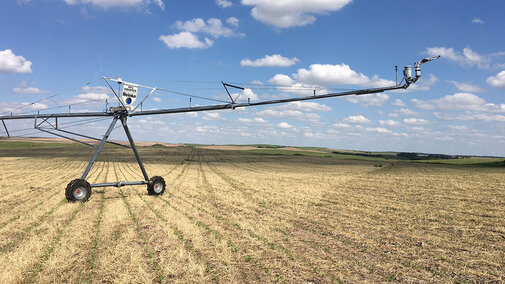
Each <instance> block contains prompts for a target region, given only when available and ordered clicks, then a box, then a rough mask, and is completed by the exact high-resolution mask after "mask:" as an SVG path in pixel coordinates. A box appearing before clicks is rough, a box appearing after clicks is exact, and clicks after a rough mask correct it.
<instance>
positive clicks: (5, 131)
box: [2, 119, 11, 138]
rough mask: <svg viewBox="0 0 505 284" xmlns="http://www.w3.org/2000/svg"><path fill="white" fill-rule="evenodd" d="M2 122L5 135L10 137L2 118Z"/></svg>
mask: <svg viewBox="0 0 505 284" xmlns="http://www.w3.org/2000/svg"><path fill="white" fill-rule="evenodd" d="M2 124H3V125H4V129H5V133H6V134H7V137H8V138H10V137H11V135H10V134H9V130H7V126H6V125H5V121H4V120H3V119H2Z"/></svg>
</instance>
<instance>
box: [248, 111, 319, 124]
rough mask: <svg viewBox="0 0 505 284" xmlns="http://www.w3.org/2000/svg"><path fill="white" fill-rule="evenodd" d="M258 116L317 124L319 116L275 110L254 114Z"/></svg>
mask: <svg viewBox="0 0 505 284" xmlns="http://www.w3.org/2000/svg"><path fill="white" fill-rule="evenodd" d="M256 115H258V116H263V117H272V118H286V119H293V120H300V121H309V122H318V121H319V120H320V119H321V116H319V115H317V114H315V113H304V112H302V111H299V110H277V109H272V108H270V109H266V110H263V111H259V112H258V113H256Z"/></svg>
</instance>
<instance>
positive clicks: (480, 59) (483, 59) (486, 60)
mask: <svg viewBox="0 0 505 284" xmlns="http://www.w3.org/2000/svg"><path fill="white" fill-rule="evenodd" d="M426 53H427V54H428V55H430V56H437V55H441V56H442V58H446V59H449V60H451V61H454V62H456V63H458V64H459V65H461V66H477V67H479V68H481V69H488V68H490V63H491V59H490V56H485V55H481V54H479V53H477V52H475V51H473V50H472V49H470V48H469V47H465V48H463V51H456V50H454V48H452V47H450V48H448V47H429V48H427V49H426Z"/></svg>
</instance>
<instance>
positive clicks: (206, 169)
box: [0, 142, 505, 283]
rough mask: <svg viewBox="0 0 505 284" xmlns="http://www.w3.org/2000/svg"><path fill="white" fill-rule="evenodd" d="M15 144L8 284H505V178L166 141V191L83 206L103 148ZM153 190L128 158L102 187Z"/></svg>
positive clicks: (153, 151) (152, 161)
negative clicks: (68, 193)
mask: <svg viewBox="0 0 505 284" xmlns="http://www.w3.org/2000/svg"><path fill="white" fill-rule="evenodd" d="M2 143H4V144H9V142H2ZM10 143H14V142H10ZM17 143H19V142H17ZM9 145H10V146H8V147H3V148H1V147H0V148H1V149H0V156H1V157H0V211H1V215H0V263H1V267H2V269H1V272H0V283H25V282H40V283H62V282H67V283H76V282H95V283H96V282H100V283H101V282H105V283H152V282H161V283H173V282H184V283H193V282H200V283H209V282H220V283H230V282H239V283H242V282H249V283H265V282H267V283H269V282H285V283H330V282H343V283H346V282H353V283H356V282H389V281H392V282H409V283H411V282H413V283H418V282H424V283H432V282H497V283H500V282H504V281H505V168H503V167H485V166H465V165H436V164H423V163H412V162H401V161H394V162H387V163H385V162H383V163H382V164H381V166H380V167H379V166H378V165H377V162H376V161H370V160H366V159H347V158H342V157H337V156H332V155H326V156H325V155H302V154H297V155H282V154H278V153H274V152H271V154H267V155H265V154H260V153H255V152H248V151H222V150H215V149H204V148H198V147H164V146H159V145H154V146H151V147H141V148H140V152H141V154H142V157H143V160H144V162H145V165H146V169H147V172H148V174H149V175H160V176H163V177H164V178H165V180H166V181H167V191H166V192H165V194H164V195H162V196H159V197H153V196H149V195H147V190H146V187H145V186H133V187H132V186H127V187H122V188H95V189H93V193H92V195H91V198H90V200H89V201H88V202H86V203H68V202H67V201H66V199H65V195H64V189H65V186H66V184H67V183H68V182H69V181H70V180H72V179H74V178H78V177H80V175H81V174H82V171H83V170H84V168H85V166H86V164H87V161H88V159H89V158H90V156H91V152H90V150H89V149H88V148H85V147H84V146H78V145H75V144H57V143H44V144H38V145H36V144H30V145H27V144H26V143H25V144H19V146H15V145H14V144H9ZM16 145H17V144H16ZM4 146H5V145H4ZM141 179H142V178H141V173H140V171H139V169H138V165H137V164H136V163H135V160H134V159H133V156H132V155H131V153H130V151H129V150H125V149H121V148H119V149H118V148H117V147H106V148H105V151H104V152H103V153H102V155H101V156H100V158H99V160H98V161H97V163H96V164H95V167H94V168H93V169H92V171H91V173H90V175H89V177H88V178H87V180H88V181H89V182H90V183H92V182H105V181H108V182H112V181H117V180H141Z"/></svg>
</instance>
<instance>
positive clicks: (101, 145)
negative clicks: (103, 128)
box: [81, 116, 118, 179]
mask: <svg viewBox="0 0 505 284" xmlns="http://www.w3.org/2000/svg"><path fill="white" fill-rule="evenodd" d="M117 120H118V117H117V116H114V118H113V119H112V122H111V123H110V125H109V128H108V129H107V132H105V134H104V135H103V138H102V141H100V145H98V148H97V149H96V151H95V154H94V155H93V157H92V158H91V160H90V161H89V164H88V166H87V167H86V170H84V173H83V174H82V177H81V179H86V177H87V176H88V173H89V171H90V170H91V168H92V167H93V164H94V163H95V161H96V158H97V157H98V154H100V151H102V148H103V145H105V141H107V139H108V138H109V135H110V133H111V132H112V130H114V125H116V121H117Z"/></svg>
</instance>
